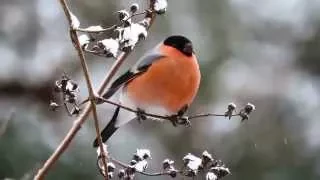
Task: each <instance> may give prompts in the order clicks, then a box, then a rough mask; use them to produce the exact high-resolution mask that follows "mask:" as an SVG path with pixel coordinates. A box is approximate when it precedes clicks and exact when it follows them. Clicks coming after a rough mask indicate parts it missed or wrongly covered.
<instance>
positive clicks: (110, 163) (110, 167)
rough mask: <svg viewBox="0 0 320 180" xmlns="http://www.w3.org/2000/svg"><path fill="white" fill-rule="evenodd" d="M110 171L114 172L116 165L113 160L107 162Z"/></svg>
mask: <svg viewBox="0 0 320 180" xmlns="http://www.w3.org/2000/svg"><path fill="white" fill-rule="evenodd" d="M107 168H108V172H114V170H115V169H116V166H115V165H114V164H113V163H112V162H108V163H107Z"/></svg>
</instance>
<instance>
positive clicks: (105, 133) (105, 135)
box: [93, 106, 120, 147]
mask: <svg viewBox="0 0 320 180" xmlns="http://www.w3.org/2000/svg"><path fill="white" fill-rule="evenodd" d="M119 111H120V107H119V106H118V107H117V109H116V110H115V112H114V114H113V116H112V118H111V120H110V122H109V123H108V125H107V126H106V127H105V128H104V129H103V130H102V132H101V140H102V142H106V141H107V140H108V139H109V138H110V137H111V136H112V134H113V133H114V132H116V130H117V129H118V128H117V127H116V126H115V125H116V121H117V119H118V115H119ZM98 146H99V143H98V138H96V139H95V140H94V142H93V147H98Z"/></svg>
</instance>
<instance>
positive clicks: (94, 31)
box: [75, 11, 147, 33]
mask: <svg viewBox="0 0 320 180" xmlns="http://www.w3.org/2000/svg"><path fill="white" fill-rule="evenodd" d="M146 13H147V11H144V12H140V13H135V14H132V15H131V16H129V17H128V18H127V19H125V20H123V21H121V22H120V23H119V24H118V25H113V26H111V27H108V28H102V29H97V30H95V29H90V27H88V28H75V30H76V31H79V32H85V33H102V32H107V31H112V30H115V29H116V28H117V27H120V26H122V25H123V24H124V22H126V21H128V20H129V19H131V18H133V17H134V16H138V15H143V14H146Z"/></svg>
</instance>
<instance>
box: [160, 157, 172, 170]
mask: <svg viewBox="0 0 320 180" xmlns="http://www.w3.org/2000/svg"><path fill="white" fill-rule="evenodd" d="M173 164H174V161H172V160H170V159H165V160H164V161H163V162H162V168H163V169H164V170H166V169H168V168H170V167H171V166H172V165H173Z"/></svg>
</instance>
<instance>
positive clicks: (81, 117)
mask: <svg viewBox="0 0 320 180" xmlns="http://www.w3.org/2000/svg"><path fill="white" fill-rule="evenodd" d="M60 2H64V1H63V0H60ZM150 2H151V3H152V2H153V1H152V0H150ZM152 6H153V4H150V7H152ZM64 8H65V7H64ZM66 10H68V9H66ZM67 18H68V20H69V21H70V20H71V18H70V17H67ZM147 18H148V19H147ZM147 18H146V19H147V20H149V27H148V29H149V28H150V26H151V25H152V24H153V21H154V19H155V13H152V14H151V17H147ZM129 54H130V52H122V53H121V54H120V55H119V56H118V57H117V60H116V61H115V62H114V63H113V65H112V66H111V68H110V70H109V72H108V73H107V75H106V76H105V79H104V80H103V82H102V83H101V85H100V87H99V88H98V95H101V94H102V93H103V92H104V90H105V89H106V87H107V85H108V84H109V83H110V81H111V79H112V77H113V76H114V75H115V74H116V72H117V71H118V69H119V68H120V66H121V65H122V63H123V62H124V61H125V59H126V58H127V57H128V55H129ZM92 109H93V105H92V104H91V103H90V104H88V105H87V106H86V107H85V108H84V110H83V111H82V113H81V114H80V115H79V117H78V119H76V120H75V121H74V123H73V126H72V127H71V129H70V130H69V131H68V133H67V135H66V136H65V137H64V139H63V140H62V142H61V143H60V144H59V146H58V147H57V148H56V149H55V151H54V152H53V153H52V154H51V156H50V157H49V159H47V161H46V162H45V164H44V166H43V167H42V168H41V169H40V170H39V171H38V173H37V175H36V176H35V179H39V180H41V179H43V178H44V176H45V175H46V174H47V173H48V171H49V169H50V168H51V167H52V165H53V164H54V163H55V162H56V161H57V160H58V159H59V158H60V156H61V155H62V154H63V152H64V151H65V150H66V149H67V148H68V147H69V145H70V143H71V141H72V140H73V138H74V137H75V135H76V134H77V132H78V131H79V130H80V129H81V126H82V124H83V123H84V122H85V121H86V119H87V117H88V115H89V113H90V111H91V110H92Z"/></svg>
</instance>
